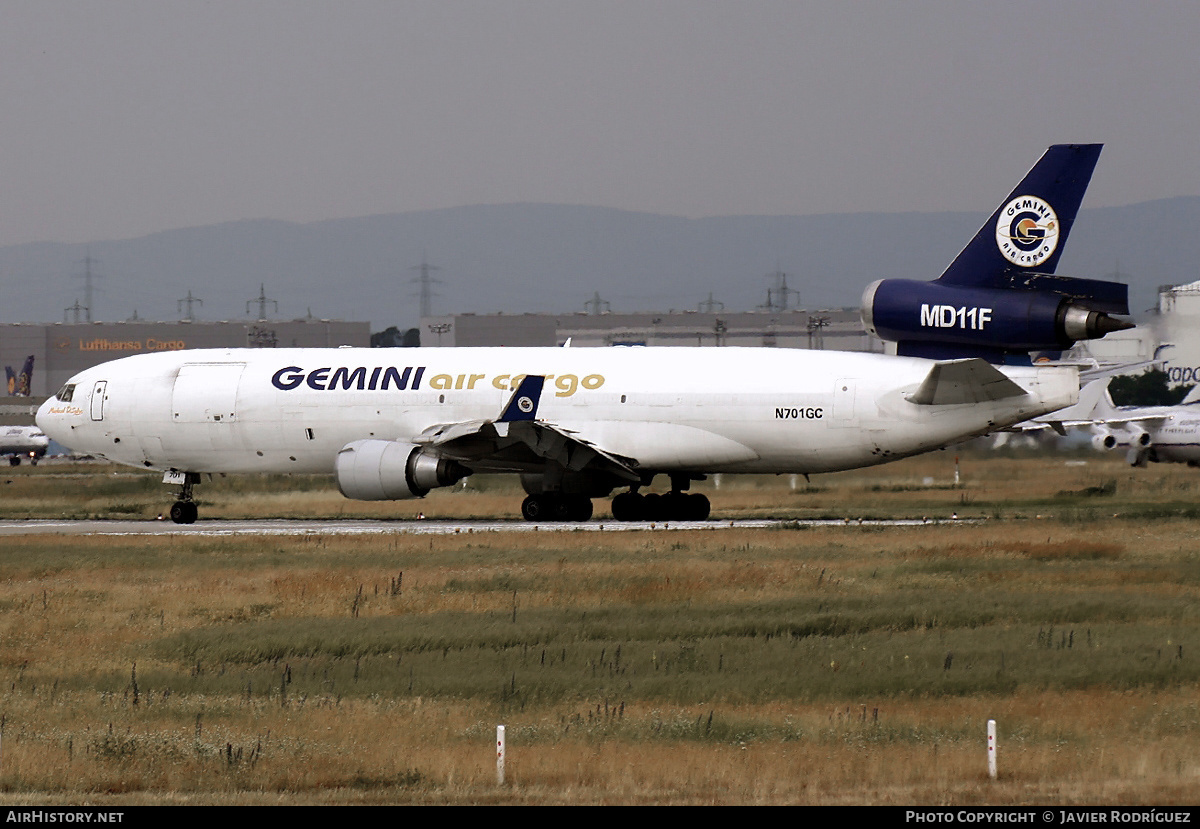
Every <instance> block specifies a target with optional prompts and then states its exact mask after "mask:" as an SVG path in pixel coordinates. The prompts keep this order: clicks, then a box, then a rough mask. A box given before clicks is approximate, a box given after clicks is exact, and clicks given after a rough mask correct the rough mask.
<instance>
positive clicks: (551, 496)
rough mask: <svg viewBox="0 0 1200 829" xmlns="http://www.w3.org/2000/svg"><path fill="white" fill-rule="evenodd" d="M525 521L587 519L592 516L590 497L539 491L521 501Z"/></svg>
mask: <svg viewBox="0 0 1200 829" xmlns="http://www.w3.org/2000/svg"><path fill="white" fill-rule="evenodd" d="M521 515H522V516H523V517H524V518H525V520H526V521H587V520H588V519H589V518H591V517H592V499H591V498H586V497H584V496H582V495H564V494H563V493H561V492H539V493H537V494H536V495H530V496H528V497H527V498H526V499H525V500H524V501H522V502H521Z"/></svg>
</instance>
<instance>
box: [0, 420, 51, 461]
mask: <svg viewBox="0 0 1200 829" xmlns="http://www.w3.org/2000/svg"><path fill="white" fill-rule="evenodd" d="M49 446H50V438H48V437H46V434H45V432H43V431H42V430H41V429H39V428H38V427H37V426H2V427H0V455H15V456H18V457H22V458H40V457H41V456H42V455H44V454H46V449H47V448H48V447H49Z"/></svg>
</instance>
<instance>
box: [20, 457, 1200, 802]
mask: <svg viewBox="0 0 1200 829" xmlns="http://www.w3.org/2000/svg"><path fill="white" fill-rule="evenodd" d="M958 471H959V483H958V484H957V485H956V484H955V483H954V474H955V455H954V454H953V453H951V452H939V453H934V454H931V455H928V456H925V457H923V458H918V459H911V460H908V461H902V462H899V463H896V464H892V465H889V466H884V467H879V468H877V469H873V470H864V471H861V472H856V473H842V474H838V475H825V476H816V477H814V478H813V479H812V480H811V481H807V482H806V481H805V480H804V479H803V478H802V477H801V478H799V479H798V480H795V479H791V478H789V477H786V476H784V477H779V478H766V477H762V478H759V477H754V478H744V479H739V478H730V477H726V478H724V479H722V480H720V481H719V482H716V481H709V482H705V483H704V484H702V485H701V486H702V487H703V488H704V491H705V492H706V493H707V494H709V496H710V498H711V499H712V502H713V509H714V516H715V517H716V518H718V519H720V518H725V519H729V518H737V517H761V516H770V517H777V518H780V519H783V520H784V521H785V522H786V523H785V524H784V525H783V526H782V527H781V528H779V529H771V530H743V529H729V528H721V529H706V530H698V531H665V530H662V529H655V530H647V531H629V532H619V533H603V532H587V533H574V532H539V533H520V534H509V533H504V532H495V533H471V534H460V535H450V536H432V537H431V536H415V535H404V534H387V535H379V536H368V537H363V536H337V535H313V536H304V537H283V536H279V537H261V536H254V537H227V536H222V537H194V536H184V535H170V536H165V537H150V536H128V537H102V536H94V537H88V536H59V535H51V534H46V535H33V536H20V537H7V538H4V539H3V558H2V561H3V570H2V573H3V579H2V580H0V608H3V615H2V616H0V625H2V626H3V639H2V640H0V641H3V642H4V647H3V649H2V651H0V680H2V681H3V684H2V686H0V733H2V737H3V741H2V751H0V801H3V802H5V803H9V804H20V803H57V804H68V803H101V804H139V803H212V804H235V803H262V804H268V803H288V804H326V803H513V804H517V803H520V804H568V803H581V804H585V803H604V804H701V803H711V804H730V805H732V804H891V805H898V804H909V805H912V804H921V805H935V804H941V805H955V804H961V805H971V804H997V805H1004V804H1049V803H1054V804H1073V805H1085V804H1088V805H1130V804H1143V805H1154V806H1165V805H1170V804H1192V805H1194V804H1195V803H1196V802H1197V801H1198V800H1200V757H1198V756H1197V753H1196V751H1195V745H1196V742H1197V737H1200V694H1198V693H1197V690H1198V687H1200V684H1198V680H1200V635H1198V634H1200V603H1198V602H1197V593H1198V587H1200V539H1198V538H1197V533H1196V532H1195V521H1196V517H1197V505H1196V494H1197V491H1198V490H1197V487H1196V482H1197V481H1198V480H1200V473H1197V471H1196V470H1190V469H1187V468H1185V467H1180V466H1154V467H1150V468H1148V469H1129V468H1128V467H1125V466H1124V465H1123V464H1121V462H1120V460H1119V459H1114V458H1107V457H1104V456H1100V455H1092V454H1086V455H1050V456H1045V457H1036V456H1019V455H982V454H975V453H968V454H963V455H962V458H961V461H960V462H959V464H958ZM3 480H4V483H3V487H4V488H3V490H0V492H2V493H3V495H2V498H0V518H27V517H54V518H57V517H63V516H70V517H88V516H96V517H102V518H103V517H112V518H129V517H144V518H153V517H155V516H156V515H157V514H158V513H160V512H162V510H163V509H164V508H165V506H166V504H167V503H168V502H169V500H170V495H169V490H168V488H167V487H164V486H161V485H160V484H159V483H158V480H157V476H153V475H143V474H141V473H138V472H135V471H128V470H120V469H116V468H110V467H103V466H68V465H61V466H55V465H50V464H44V465H42V466H39V467H38V468H37V469H36V470H33V469H28V468H25V467H21V468H18V469H10V470H8V474H7V475H6V476H4V479H3ZM718 483H719V486H718V485H717V484H718ZM197 495H198V497H199V499H200V500H201V502H202V505H201V509H202V513H201V514H202V519H203V518H213V519H221V518H244V517H249V518H254V517H265V516H280V515H286V516H365V517H371V516H385V515H387V516H399V517H411V516H413V515H415V514H416V513H417V512H418V511H422V512H424V513H425V514H426V515H427V516H429V517H471V516H479V517H493V516H497V515H511V514H512V513H513V512H514V510H515V508H516V506H517V505H518V504H519V502H520V498H521V493H520V492H519V488H517V487H515V486H513V485H512V483H510V482H507V481H506V480H504V479H481V480H472V481H470V482H469V484H468V486H467V487H466V488H456V489H454V490H447V491H436V492H435V493H434V494H432V495H431V496H430V497H429V498H427V499H425V500H424V501H420V502H401V503H396V504H382V505H381V504H360V503H355V502H349V501H345V500H344V499H342V498H341V496H340V495H338V494H337V492H336V489H334V488H333V487H332V483H331V481H329V480H328V479H324V478H319V477H307V478H300V479H285V478H276V479H264V478H254V477H245V478H226V479H218V480H215V481H213V482H211V483H205V484H204V485H203V486H202V487H201V488H199V489H198V490H197ZM597 506H598V509H597V514H598V515H607V510H606V508H599V507H601V505H600V504H599V503H598V505H597ZM954 514H957V515H958V517H959V519H960V520H959V521H952V522H944V523H930V524H926V525H918V526H909V527H872V526H859V525H858V524H857V521H856V519H857V518H864V517H918V518H919V517H927V518H936V519H945V518H949V517H950V516H951V515H954ZM816 517H837V518H845V519H848V523H845V524H843V525H840V526H831V527H830V526H827V527H810V526H806V525H805V524H804V520H805V519H807V518H816ZM967 519H970V520H967ZM988 719H995V720H997V722H998V729H999V735H1000V736H999V740H998V751H997V755H998V765H999V776H998V778H997V779H996V780H994V781H993V780H990V779H989V778H988V776H987V773H986V750H985V749H986V742H985V729H986V722H987V720H988ZM500 723H503V724H505V726H506V729H507V743H508V751H509V756H508V763H507V780H506V784H505V785H504V786H498V785H497V782H496V773H495V758H494V752H493V750H494V746H493V741H494V738H495V728H496V725H497V724H500Z"/></svg>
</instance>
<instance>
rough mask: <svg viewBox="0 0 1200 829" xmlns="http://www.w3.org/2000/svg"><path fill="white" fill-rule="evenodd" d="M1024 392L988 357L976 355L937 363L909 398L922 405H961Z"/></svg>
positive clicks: (999, 398) (1024, 392)
mask: <svg viewBox="0 0 1200 829" xmlns="http://www.w3.org/2000/svg"><path fill="white" fill-rule="evenodd" d="M1024 394H1026V391H1025V389H1023V388H1021V387H1020V386H1018V385H1017V384H1016V383H1014V382H1013V381H1012V380H1009V379H1008V378H1007V377H1006V376H1004V374H1002V373H1001V372H1000V371H999V370H998V369H997V368H995V367H994V366H992V365H991V364H990V363H988V361H987V360H982V359H979V358H977V357H972V358H968V359H965V360H948V361H946V362H942V363H937V364H936V365H935V366H934V367H933V368H931V369H930V370H929V374H928V375H927V376H926V377H925V380H924V381H922V383H921V386H920V388H918V389H917V391H916V393H915V394H913V395H911V396H910V397H909V398H908V400H909V402H910V403H916V404H917V405H920V406H959V405H963V404H967V403H982V402H983V401H985V400H1003V399H1004V398H1006V397H1020V396H1022V395H1024Z"/></svg>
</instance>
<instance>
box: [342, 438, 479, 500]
mask: <svg viewBox="0 0 1200 829" xmlns="http://www.w3.org/2000/svg"><path fill="white" fill-rule="evenodd" d="M335 469H336V471H337V482H338V489H340V490H341V491H342V494H343V495H345V496H346V497H347V498H353V499H355V500H356V501H402V500H405V499H408V498H423V497H424V496H425V495H426V494H427V493H428V492H429V490H431V489H434V488H436V487H440V486H450V484H453V483H457V482H458V481H460V480H462V479H463V478H465V477H467V476H468V475H470V474H471V470H470V469H467V468H466V467H465V466H463V465H462V464H460V463H458V462H457V461H452V460H447V459H445V458H437V457H434V456H432V455H428V454H426V453H425V450H424V449H422V448H421V447H419V446H414V445H413V444H411V443H398V442H396V441H391V440H356V441H354V442H353V443H348V444H346V445H345V446H343V447H342V449H341V451H340V452H338V456H337V463H336V466H335Z"/></svg>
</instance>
